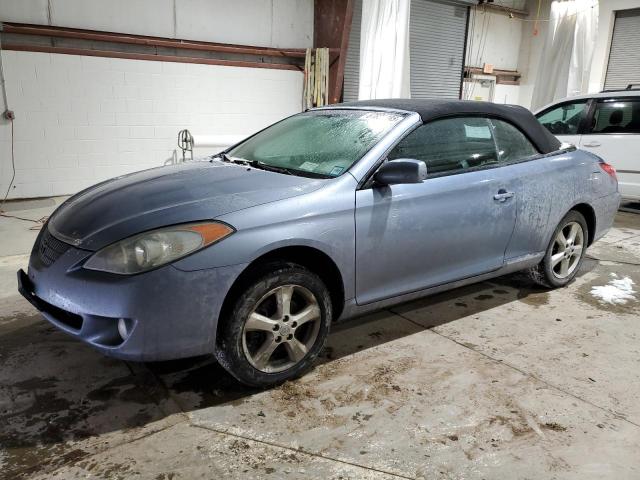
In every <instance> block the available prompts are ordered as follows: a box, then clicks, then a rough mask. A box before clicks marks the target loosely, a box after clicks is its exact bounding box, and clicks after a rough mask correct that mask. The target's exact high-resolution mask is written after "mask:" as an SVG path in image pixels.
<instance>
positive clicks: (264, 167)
mask: <svg viewBox="0 0 640 480" xmlns="http://www.w3.org/2000/svg"><path fill="white" fill-rule="evenodd" d="M249 165H251V166H252V167H255V168H261V169H262V170H268V171H270V172H278V173H286V174H287V175H296V174H295V173H293V170H289V169H288V168H285V167H277V166H275V165H269V164H267V163H264V162H259V161H258V160H253V161H251V162H249ZM297 171H298V170H297Z"/></svg>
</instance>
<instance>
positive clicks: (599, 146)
mask: <svg viewBox="0 0 640 480" xmlns="http://www.w3.org/2000/svg"><path fill="white" fill-rule="evenodd" d="M592 110H593V114H592V117H591V118H590V122H589V126H588V127H587V129H586V131H585V132H584V134H583V136H582V138H581V140H580V148H582V149H584V150H587V151H589V152H593V153H595V154H596V155H598V156H600V157H602V158H603V159H604V160H605V161H606V162H607V163H610V164H611V165H613V166H614V167H615V168H616V170H617V172H618V184H619V188H620V193H622V195H623V196H625V197H629V198H636V199H640V154H639V152H640V97H621V98H603V99H599V100H597V101H596V102H595V106H594V108H593V109H592Z"/></svg>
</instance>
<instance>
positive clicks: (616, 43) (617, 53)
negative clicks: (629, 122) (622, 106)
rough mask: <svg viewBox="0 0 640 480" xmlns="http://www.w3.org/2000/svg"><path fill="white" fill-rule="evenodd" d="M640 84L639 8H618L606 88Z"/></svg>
mask: <svg viewBox="0 0 640 480" xmlns="http://www.w3.org/2000/svg"><path fill="white" fill-rule="evenodd" d="M630 83H634V84H640V9H638V8H637V9H634V10H619V11H618V12H616V21H615V25H614V27H613V38H612V39H611V51H610V53H609V65H608V67H607V76H606V78H605V82H604V88H605V89H606V90H615V89H622V88H626V87H627V85H629V84H630Z"/></svg>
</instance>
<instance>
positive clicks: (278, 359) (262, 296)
mask: <svg viewBox="0 0 640 480" xmlns="http://www.w3.org/2000/svg"><path fill="white" fill-rule="evenodd" d="M269 270H271V271H270V272H269V273H266V274H263V275H262V276H260V275H258V278H257V279H256V281H255V282H253V283H250V284H249V285H248V286H247V287H246V289H245V290H244V292H243V293H242V294H241V295H240V296H239V297H238V299H237V300H236V301H235V304H234V306H233V308H232V309H231V310H230V313H229V315H228V317H227V318H223V319H221V320H222V321H223V325H222V328H221V331H220V337H219V340H218V348H217V350H216V355H217V357H218V361H219V362H220V364H221V365H222V366H223V367H224V368H225V369H226V370H227V371H228V372H229V373H231V375H233V376H234V377H235V378H237V379H238V380H239V381H240V382H242V383H244V384H246V385H250V386H256V387H266V386H271V385H276V384H278V383H281V382H283V381H285V380H289V379H291V378H295V377H297V376H299V375H300V374H302V373H304V372H305V371H306V370H308V369H309V368H310V367H311V365H312V363H313V361H314V360H315V358H316V357H317V356H318V354H319V353H320V350H321V349H322V347H323V345H324V342H325V340H326V337H327V335H328V332H329V325H330V323H331V315H332V310H331V299H330V296H329V291H328V289H327V287H326V286H325V285H324V283H323V282H322V280H321V279H320V278H319V277H318V276H317V275H315V274H314V273H313V272H311V271H309V270H307V269H305V268H303V267H301V266H299V265H295V264H291V263H284V262H282V263H278V264H272V265H270V266H269Z"/></svg>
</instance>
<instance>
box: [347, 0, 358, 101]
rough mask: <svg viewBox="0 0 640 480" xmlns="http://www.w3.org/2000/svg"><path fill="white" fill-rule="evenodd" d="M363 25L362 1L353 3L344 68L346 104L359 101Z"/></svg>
mask: <svg viewBox="0 0 640 480" xmlns="http://www.w3.org/2000/svg"><path fill="white" fill-rule="evenodd" d="M361 25H362V0H355V1H354V2H353V18H352V20H351V32H349V47H348V48H347V61H346V63H345V66H344V92H343V95H342V96H343V98H344V101H345V102H352V101H354V100H358V81H359V78H360V31H361Z"/></svg>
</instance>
